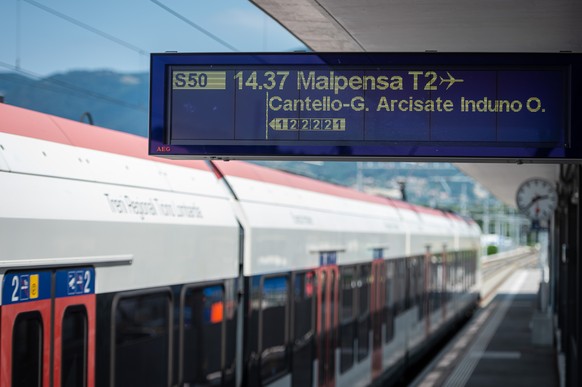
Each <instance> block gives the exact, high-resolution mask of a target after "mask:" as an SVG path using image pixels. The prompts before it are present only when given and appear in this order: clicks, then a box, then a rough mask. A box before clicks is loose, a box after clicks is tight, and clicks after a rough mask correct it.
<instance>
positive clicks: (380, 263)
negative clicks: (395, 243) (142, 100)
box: [370, 259, 386, 378]
mask: <svg viewBox="0 0 582 387" xmlns="http://www.w3.org/2000/svg"><path fill="white" fill-rule="evenodd" d="M370 304H371V305H370V309H371V313H372V376H373V377H374V378H376V377H377V376H378V375H380V373H381V372H382V324H383V322H384V306H385V304H386V263H385V262H384V260H382V259H376V260H374V261H372V292H371V300H370Z"/></svg>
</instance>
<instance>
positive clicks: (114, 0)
mask: <svg viewBox="0 0 582 387" xmlns="http://www.w3.org/2000/svg"><path fill="white" fill-rule="evenodd" d="M0 37H1V38H0V72H8V71H18V72H20V73H22V74H23V75H29V76H36V77H46V76H49V75H52V74H55V73H63V72H67V71H70V70H80V69H88V70H97V69H99V70H103V69H107V70H113V71H117V72H121V73H132V72H147V71H149V54H150V53H152V52H165V51H178V52H233V51H247V52H248V51H251V52H261V51H283V52H285V51H295V50H306V48H305V46H304V45H303V44H302V43H301V42H300V41H299V40H297V39H296V38H295V37H294V36H293V35H292V34H291V33H289V32H288V31H287V30H286V29H284V28H283V27H282V26H281V25H279V24H278V23H277V22H275V21H274V20H273V19H272V18H271V17H269V16H268V15H266V14H265V13H264V12H263V11H261V10H260V9H259V8H257V7H256V6H255V5H253V4H252V3H250V2H249V1H246V0H98V1H97V0H1V1H0Z"/></svg>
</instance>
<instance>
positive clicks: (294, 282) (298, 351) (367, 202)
mask: <svg viewBox="0 0 582 387" xmlns="http://www.w3.org/2000/svg"><path fill="white" fill-rule="evenodd" d="M215 168H216V170H217V175H218V176H219V177H220V178H221V179H222V180H223V181H224V184H225V186H226V187H227V188H228V189H229V190H230V191H231V192H232V196H233V198H235V202H236V206H237V207H238V209H237V213H239V214H241V216H239V219H240V221H241V224H242V226H243V230H244V235H245V249H244V252H243V276H244V294H245V295H246V300H245V304H244V315H245V323H246V324H245V327H244V354H243V359H244V360H243V364H244V365H245V369H244V384H245V385H248V386H260V385H273V386H307V385H313V386H336V385H337V386H358V385H359V386H366V385H369V384H372V383H373V382H375V381H376V380H377V379H380V377H382V379H385V378H387V377H389V376H396V375H399V374H400V373H401V372H402V370H404V369H405V367H406V366H407V365H408V364H409V363H410V362H412V361H413V360H414V359H415V358H416V357H420V356H421V355H422V354H423V353H424V352H426V351H427V350H428V349H429V348H430V344H432V343H434V341H436V340H437V339H438V338H439V337H440V336H442V335H443V334H444V333H445V332H446V331H447V330H448V329H450V328H451V326H453V325H454V324H455V323H457V322H458V320H459V319H460V318H462V317H463V316H465V314H466V312H467V311H470V310H472V308H474V306H475V302H476V301H477V298H478V288H477V286H478V282H477V276H476V273H477V258H478V252H479V246H480V242H479V241H480V239H479V238H480V231H479V227H478V226H477V225H476V224H475V223H474V222H472V221H469V220H466V219H463V218H461V217H459V216H457V215H454V214H451V213H446V212H442V211H438V210H434V209H429V208H423V207H418V206H413V205H411V204H408V203H403V202H399V201H394V200H390V199H386V198H381V197H376V196H371V195H367V194H363V193H360V192H357V191H354V190H351V189H348V188H345V187H340V186H334V185H331V184H327V183H323V182H320V181H315V180H312V179H308V178H305V177H301V176H294V175H291V174H289V173H285V172H281V171H276V170H271V169H267V168H263V167H260V166H256V165H248V164H243V163H235V162H228V163H215Z"/></svg>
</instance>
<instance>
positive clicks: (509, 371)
mask: <svg viewBox="0 0 582 387" xmlns="http://www.w3.org/2000/svg"><path fill="white" fill-rule="evenodd" d="M539 282H540V271H539V269H522V270H518V271H516V272H515V273H513V274H512V275H511V276H510V277H509V279H508V280H507V281H505V282H504V283H503V284H502V285H501V286H500V287H499V288H498V290H497V292H496V293H495V295H494V296H493V298H492V299H491V300H490V301H489V302H488V304H487V305H486V306H484V307H482V308H481V309H480V310H478V311H477V312H476V314H475V316H474V317H473V318H472V319H471V321H470V322H469V323H468V324H467V325H466V326H465V327H464V328H463V329H462V330H461V332H459V333H458V334H457V336H456V337H455V338H454V339H453V340H452V341H451V342H450V343H449V344H448V345H447V346H446V347H445V348H444V349H443V350H442V351H441V352H440V354H439V355H438V356H437V357H435V359H434V360H433V361H432V363H431V364H430V365H429V366H428V367H427V368H426V369H425V371H424V372H423V373H422V374H421V375H419V376H418V377H417V378H416V380H415V381H414V382H413V383H412V384H411V386H414V387H436V386H439V387H440V386H445V387H463V386H467V387H489V386H491V387H493V386H496V387H497V386H508V387H521V386H523V387H525V386H527V387H531V386H544V387H554V386H556V387H558V386H559V381H558V379H559V378H558V368H557V361H556V353H555V349H554V346H553V345H552V344H551V343H547V341H546V342H545V343H544V340H540V337H544V335H541V336H540V335H539V332H540V330H539V329H538V327H539V326H540V325H539V324H538V322H539V321H540V316H541V317H542V319H543V318H546V322H547V316H545V315H543V314H542V313H541V312H540V311H539V310H538V296H537V293H538V288H539ZM534 320H536V321H534ZM545 326H547V324H546V325H545ZM546 331H548V330H547V329H546ZM545 337H546V338H550V340H551V337H553V332H551V330H550V332H549V335H545ZM534 338H535V339H534ZM552 341H553V340H552Z"/></svg>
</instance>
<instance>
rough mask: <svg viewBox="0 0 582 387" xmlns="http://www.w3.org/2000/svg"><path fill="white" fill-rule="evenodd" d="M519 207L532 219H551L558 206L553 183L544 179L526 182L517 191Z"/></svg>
mask: <svg viewBox="0 0 582 387" xmlns="http://www.w3.org/2000/svg"><path fill="white" fill-rule="evenodd" d="M515 200H516V202H517V207H518V208H519V209H520V211H521V212H523V213H524V214H525V215H527V216H528V217H529V218H530V219H534V220H544V219H549V218H550V217H551V216H552V214H553V212H554V210H555V209H556V206H557V205H558V194H557V193H556V189H555V187H554V185H553V184H552V183H550V182H549V181H547V180H543V179H530V180H526V181H525V182H524V183H523V184H522V185H521V186H520V187H519V189H518V190H517V196H516V198H515Z"/></svg>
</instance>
